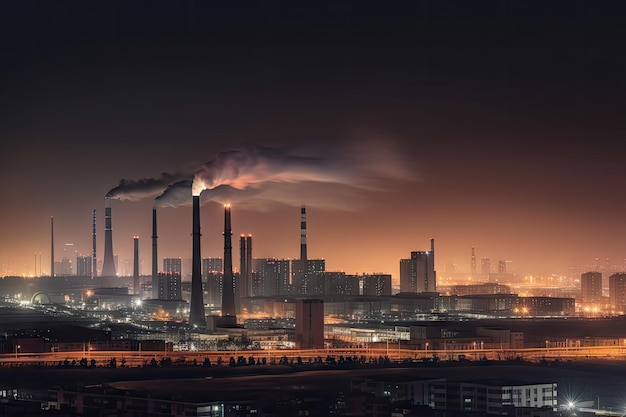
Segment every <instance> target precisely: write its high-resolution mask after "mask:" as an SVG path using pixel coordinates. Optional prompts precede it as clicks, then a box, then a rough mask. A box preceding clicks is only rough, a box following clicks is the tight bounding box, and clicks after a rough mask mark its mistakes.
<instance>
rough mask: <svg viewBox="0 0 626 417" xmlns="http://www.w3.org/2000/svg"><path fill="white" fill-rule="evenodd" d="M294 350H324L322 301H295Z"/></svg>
mask: <svg viewBox="0 0 626 417" xmlns="http://www.w3.org/2000/svg"><path fill="white" fill-rule="evenodd" d="M295 314H296V330H295V342H296V349H323V348H324V301H323V300H312V299H307V300H297V301H296V311H295Z"/></svg>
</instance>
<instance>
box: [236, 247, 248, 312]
mask: <svg viewBox="0 0 626 417" xmlns="http://www.w3.org/2000/svg"><path fill="white" fill-rule="evenodd" d="M247 253H248V249H247V245H246V237H245V236H244V235H241V236H240V237H239V298H244V297H247V296H248V281H247V277H248V258H247V256H246V254H247ZM239 306H240V308H239V309H238V312H240V311H241V310H240V309H241V300H240V301H239Z"/></svg>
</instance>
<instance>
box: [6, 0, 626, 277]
mask: <svg viewBox="0 0 626 417" xmlns="http://www.w3.org/2000/svg"><path fill="white" fill-rule="evenodd" d="M625 23H626V3H624V2H618V1H613V2H608V1H607V2H605V1H590V0H589V1H583V0H578V1H572V0H567V1H545V0H540V1H532V0H531V1H529V0H523V1H522V0H520V1H506V0H498V1H495V0H494V1H467V0H459V1H446V0H443V1H434V0H432V1H426V0H424V1H419V0H414V1H393V0H392V1H384V2H383V1H368V0H358V1H341V0H336V1H326V0H315V1H306V0H305V1H235V2H228V1H224V2H207V1H192V0H186V1H182V0H181V1H135V0H129V1H122V0H120V1H113V0H112V1H89V2H85V1H63V0H55V1H37V0H33V1H18V0H14V1H5V2H2V4H1V5H0V48H1V49H0V138H2V144H1V145H0V170H1V175H0V186H1V187H2V190H4V192H3V196H2V200H1V201H2V209H1V210H2V211H1V212H0V214H1V215H0V262H1V263H2V264H1V267H0V275H7V274H16V275H21V274H34V273H35V268H36V266H37V267H38V263H39V260H38V256H39V255H38V254H39V253H41V259H42V260H41V265H42V269H43V273H44V274H45V273H46V272H47V273H49V270H50V217H51V216H54V225H55V253H56V259H57V260H61V258H62V256H63V246H64V244H65V243H70V242H71V243H74V248H75V250H76V251H78V253H79V254H82V255H85V256H90V254H91V227H92V225H91V215H92V210H93V209H96V211H97V216H98V226H97V228H98V230H97V231H98V258H99V259H102V256H103V252H102V250H103V247H104V233H103V230H104V216H103V214H104V199H105V195H106V194H107V193H108V192H109V191H110V190H112V189H114V188H115V187H117V186H118V185H119V184H120V180H122V179H124V180H129V181H138V180H144V181H148V179H150V178H164V177H165V178H170V176H171V175H174V176H176V175H180V177H176V178H183V177H186V176H190V175H191V177H190V179H191V178H193V173H194V172H195V171H196V170H198V169H200V167H201V166H202V164H204V163H207V162H210V161H214V159H215V158H216V156H217V155H218V154H221V156H220V158H218V159H220V160H221V159H223V157H224V155H225V154H224V153H227V154H228V152H231V153H232V152H235V153H236V152H242V149H243V150H244V151H243V152H245V150H246V149H257V150H258V149H261V150H262V152H266V153H269V154H270V155H272V156H271V157H270V158H269V159H268V160H263V161H262V162H261V164H259V165H252V166H253V168H254V169H252V168H251V169H249V170H248V171H249V172H248V175H249V176H248V177H246V178H247V181H249V180H251V179H252V180H254V181H256V182H254V183H253V184H252V183H249V182H245V181H244V184H243V185H242V184H239V183H238V184H237V187H239V189H227V190H226V191H228V192H226V193H221V194H220V193H218V195H214V197H213V198H212V199H211V198H207V196H206V195H205V194H204V193H206V191H205V192H204V193H203V197H205V200H207V199H208V200H209V201H207V202H206V203H205V204H204V205H203V207H202V212H201V222H202V234H203V236H202V253H203V256H205V257H208V256H212V257H217V256H221V253H222V252H221V251H222V249H221V248H222V245H223V237H222V227H223V223H222V222H223V213H222V206H221V204H222V203H224V202H227V201H222V200H224V199H228V200H229V201H228V202H232V203H233V208H232V222H233V233H234V237H235V238H237V237H238V236H239V234H240V233H246V234H248V233H251V234H252V235H253V248H254V249H253V256H254V257H278V258H297V257H298V256H299V234H300V230H299V226H300V213H299V206H300V205H301V204H306V206H307V208H308V227H309V230H308V242H309V257H310V258H314V257H315V258H325V259H326V265H327V269H328V270H335V271H336V270H343V271H345V272H348V273H355V272H359V273H361V272H385V273H391V274H392V275H393V276H394V280H396V279H397V278H398V270H399V266H398V261H399V259H400V258H404V257H408V256H409V255H410V252H411V251H415V250H427V249H429V244H430V243H429V239H430V238H434V239H435V241H436V250H437V257H436V269H437V270H438V273H439V274H440V275H443V274H444V269H445V265H446V264H447V263H450V262H454V263H456V264H458V267H457V270H461V271H469V263H470V253H471V247H472V246H475V247H476V256H477V257H478V259H480V258H481V257H488V258H490V259H491V264H492V266H493V265H497V261H498V260H510V261H511V264H510V265H511V267H512V268H513V269H514V271H515V272H517V273H534V274H538V273H549V272H552V271H554V270H555V268H556V267H557V265H581V264H588V265H595V258H596V257H598V258H600V259H601V260H602V263H603V264H604V263H605V258H607V257H608V258H610V259H611V262H612V264H614V265H623V263H624V259H625V258H626V239H625V236H626V216H625V214H626V197H625V190H624V180H625V179H626V175H625V174H626V168H625V159H624V155H625V154H624V151H625V150H626V145H625V144H624V138H625V133H626V129H625V128H626V117H625V116H624V115H625V113H626V54H624V45H625V41H626V24H625ZM227 154H226V155H227ZM244 159H245V158H244ZM237 161H238V163H241V164H242V165H241V166H236V167H235V169H237V170H243V171H245V169H244V166H246V165H245V163H244V162H241V160H239V159H237ZM246 161H248V160H246ZM255 161H256V162H258V160H255ZM277 161H278V162H280V163H278V162H277ZM294 161H295V162H294ZM302 161H305V163H304V165H305V166H304V168H303V167H302V166H301V165H300V163H301V162H302ZM275 163H277V165H274V164H275ZM213 165H215V163H213ZM237 172H241V171H235V174H236V173H237ZM267 172H269V173H270V174H271V175H268V176H265V177H263V178H259V176H261V174H263V173H267ZM308 175H311V177H310V178H309V177H308ZM235 176H236V175H235ZM126 184H128V183H126ZM190 195H191V194H190ZM224 195H226V196H227V197H228V198H227V197H223V196H224ZM155 197H156V195H154V194H150V195H148V196H146V197H144V198H141V199H134V200H129V199H123V198H118V199H114V200H112V211H113V248H114V252H115V254H117V255H118V257H119V260H120V262H122V261H123V260H125V259H131V258H132V247H133V236H135V235H137V236H139V238H140V244H139V245H140V257H141V259H142V261H143V268H142V272H143V273H144V274H149V273H150V248H151V241H150V236H151V216H152V210H151V209H152V207H153V204H154V201H155V200H154V198H155ZM231 197H232V200H233V201H230V200H231ZM189 202H190V200H189ZM234 253H235V254H236V255H235V256H234V258H235V259H234V264H235V265H238V255H237V254H238V240H235V248H234ZM159 256H160V257H183V258H189V257H191V208H190V206H189V205H188V204H187V205H179V206H177V207H161V208H159ZM479 268H480V263H479ZM40 272H41V271H40Z"/></svg>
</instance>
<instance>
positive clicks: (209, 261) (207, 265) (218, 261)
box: [202, 258, 224, 276]
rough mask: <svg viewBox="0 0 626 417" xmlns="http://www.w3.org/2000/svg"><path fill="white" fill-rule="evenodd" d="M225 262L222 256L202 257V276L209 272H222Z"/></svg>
mask: <svg viewBox="0 0 626 417" xmlns="http://www.w3.org/2000/svg"><path fill="white" fill-rule="evenodd" d="M223 269H224V262H222V258H203V259H202V276H207V275H208V274H215V273H220V274H221V273H222V270H223Z"/></svg>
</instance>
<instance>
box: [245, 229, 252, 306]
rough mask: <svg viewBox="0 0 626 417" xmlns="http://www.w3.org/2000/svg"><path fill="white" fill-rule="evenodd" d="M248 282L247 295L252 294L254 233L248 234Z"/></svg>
mask: <svg viewBox="0 0 626 417" xmlns="http://www.w3.org/2000/svg"><path fill="white" fill-rule="evenodd" d="M246 282H247V286H248V293H247V296H248V297H250V296H252V235H248V236H246Z"/></svg>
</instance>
